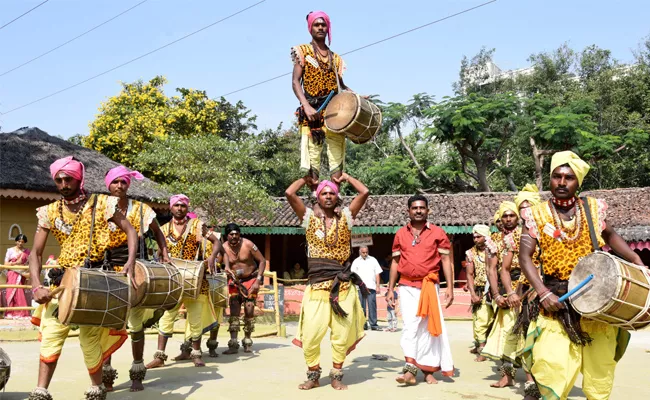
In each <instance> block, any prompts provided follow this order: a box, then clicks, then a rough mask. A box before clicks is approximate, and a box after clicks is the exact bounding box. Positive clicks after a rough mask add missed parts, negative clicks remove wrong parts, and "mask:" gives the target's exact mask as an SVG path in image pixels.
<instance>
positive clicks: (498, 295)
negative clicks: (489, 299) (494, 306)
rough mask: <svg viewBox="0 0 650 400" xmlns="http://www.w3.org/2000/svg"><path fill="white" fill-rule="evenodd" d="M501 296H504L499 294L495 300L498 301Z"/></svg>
mask: <svg viewBox="0 0 650 400" xmlns="http://www.w3.org/2000/svg"><path fill="white" fill-rule="evenodd" d="M500 298H501V299H502V298H503V296H501V295H498V296H497V297H496V298H495V299H494V300H496V301H498V300H499V299H500Z"/></svg>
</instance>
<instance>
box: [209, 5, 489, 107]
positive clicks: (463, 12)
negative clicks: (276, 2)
mask: <svg viewBox="0 0 650 400" xmlns="http://www.w3.org/2000/svg"><path fill="white" fill-rule="evenodd" d="M496 1H497V0H490V1H487V2H485V3H482V4H479V5H477V6H474V7H471V8H468V9H465V10H463V11H459V12H457V13H455V14H451V15H447V16H446V17H443V18H440V19H437V20H435V21H431V22H429V23H426V24H424V25H420V26H418V27H415V28H413V29H409V30H407V31H404V32H401V33H398V34H396V35H393V36H389V37H387V38H384V39H381V40H378V41H376V42H373V43H370V44H367V45H365V46H361V47H358V48H356V49H354V50H350V51H347V52H345V53H341V55H342V56H344V55H347V54H351V53H354V52H356V51H359V50H363V49H365V48H368V47H370V46H374V45H376V44H379V43H383V42H386V41H388V40H391V39H395V38H396V37H399V36H402V35H406V34H407V33H411V32H414V31H417V30H419V29H422V28H426V27H427V26H430V25H433V24H437V23H438V22H442V21H445V20H447V19H450V18H453V17H456V16H458V15H461V14H465V13H467V12H470V11H473V10H476V9H477V8H481V7H483V6H486V5H488V4H490V3H495V2H496ZM291 74H292V72H287V73H285V74H282V75H278V76H274V77H273V78H269V79H266V80H263V81H261V82H257V83H254V84H252V85H249V86H246V87H243V88H241V89H237V90H233V91H232V92H228V93H226V94H223V95H221V96H220V97H226V96H230V95H231V94H234V93H238V92H242V91H244V90H247V89H251V88H254V87H256V86H260V85H263V84H265V83H268V82H271V81H274V80H276V79H280V78H284V77H285V76H288V75H291Z"/></svg>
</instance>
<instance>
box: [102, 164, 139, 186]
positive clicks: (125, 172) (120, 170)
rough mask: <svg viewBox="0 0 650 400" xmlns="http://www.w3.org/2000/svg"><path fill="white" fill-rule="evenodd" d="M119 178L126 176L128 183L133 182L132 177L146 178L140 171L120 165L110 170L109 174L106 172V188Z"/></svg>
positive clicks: (136, 178)
mask: <svg viewBox="0 0 650 400" xmlns="http://www.w3.org/2000/svg"><path fill="white" fill-rule="evenodd" d="M117 178H124V179H125V180H126V183H127V184H128V185H130V184H131V178H133V179H135V180H137V181H141V180H143V179H144V176H142V174H141V173H139V172H138V171H129V169H128V168H126V167H124V166H122V165H119V166H117V167H115V168H113V169H111V170H110V171H108V174H106V177H104V183H105V184H106V189H108V187H109V186H110V185H111V183H112V182H113V181H114V180H115V179H117Z"/></svg>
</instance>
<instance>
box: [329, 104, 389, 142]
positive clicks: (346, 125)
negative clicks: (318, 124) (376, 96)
mask: <svg viewBox="0 0 650 400" xmlns="http://www.w3.org/2000/svg"><path fill="white" fill-rule="evenodd" d="M325 126H326V127H327V129H328V130H330V131H332V132H335V133H342V134H345V136H347V137H348V139H350V140H351V141H352V142H354V143H357V144H361V143H366V142H367V141H369V140H370V139H372V138H373V137H374V136H375V135H376V134H377V132H378V131H379V128H380V127H381V110H379V107H377V106H376V105H375V104H374V103H373V102H371V101H370V100H368V99H364V98H363V97H361V96H359V95H358V94H356V93H352V92H341V93H339V94H337V95H336V96H334V97H333V98H332V100H331V101H330V102H329V104H328V105H327V108H326V109H325Z"/></svg>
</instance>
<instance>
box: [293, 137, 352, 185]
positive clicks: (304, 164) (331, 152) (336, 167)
mask: <svg viewBox="0 0 650 400" xmlns="http://www.w3.org/2000/svg"><path fill="white" fill-rule="evenodd" d="M310 132H311V130H310V129H309V127H308V126H301V127H300V169H301V170H302V171H303V172H307V171H309V170H310V169H312V168H313V169H314V171H316V172H319V171H320V166H321V153H322V152H323V145H322V144H320V145H318V144H316V143H314V141H313V139H312V137H311V134H310ZM323 132H325V142H326V143H327V160H328V162H329V173H330V175H331V174H333V173H335V172H337V171H343V164H344V161H345V135H343V134H341V133H334V132H330V131H329V130H328V129H327V128H326V127H325V126H323Z"/></svg>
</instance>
